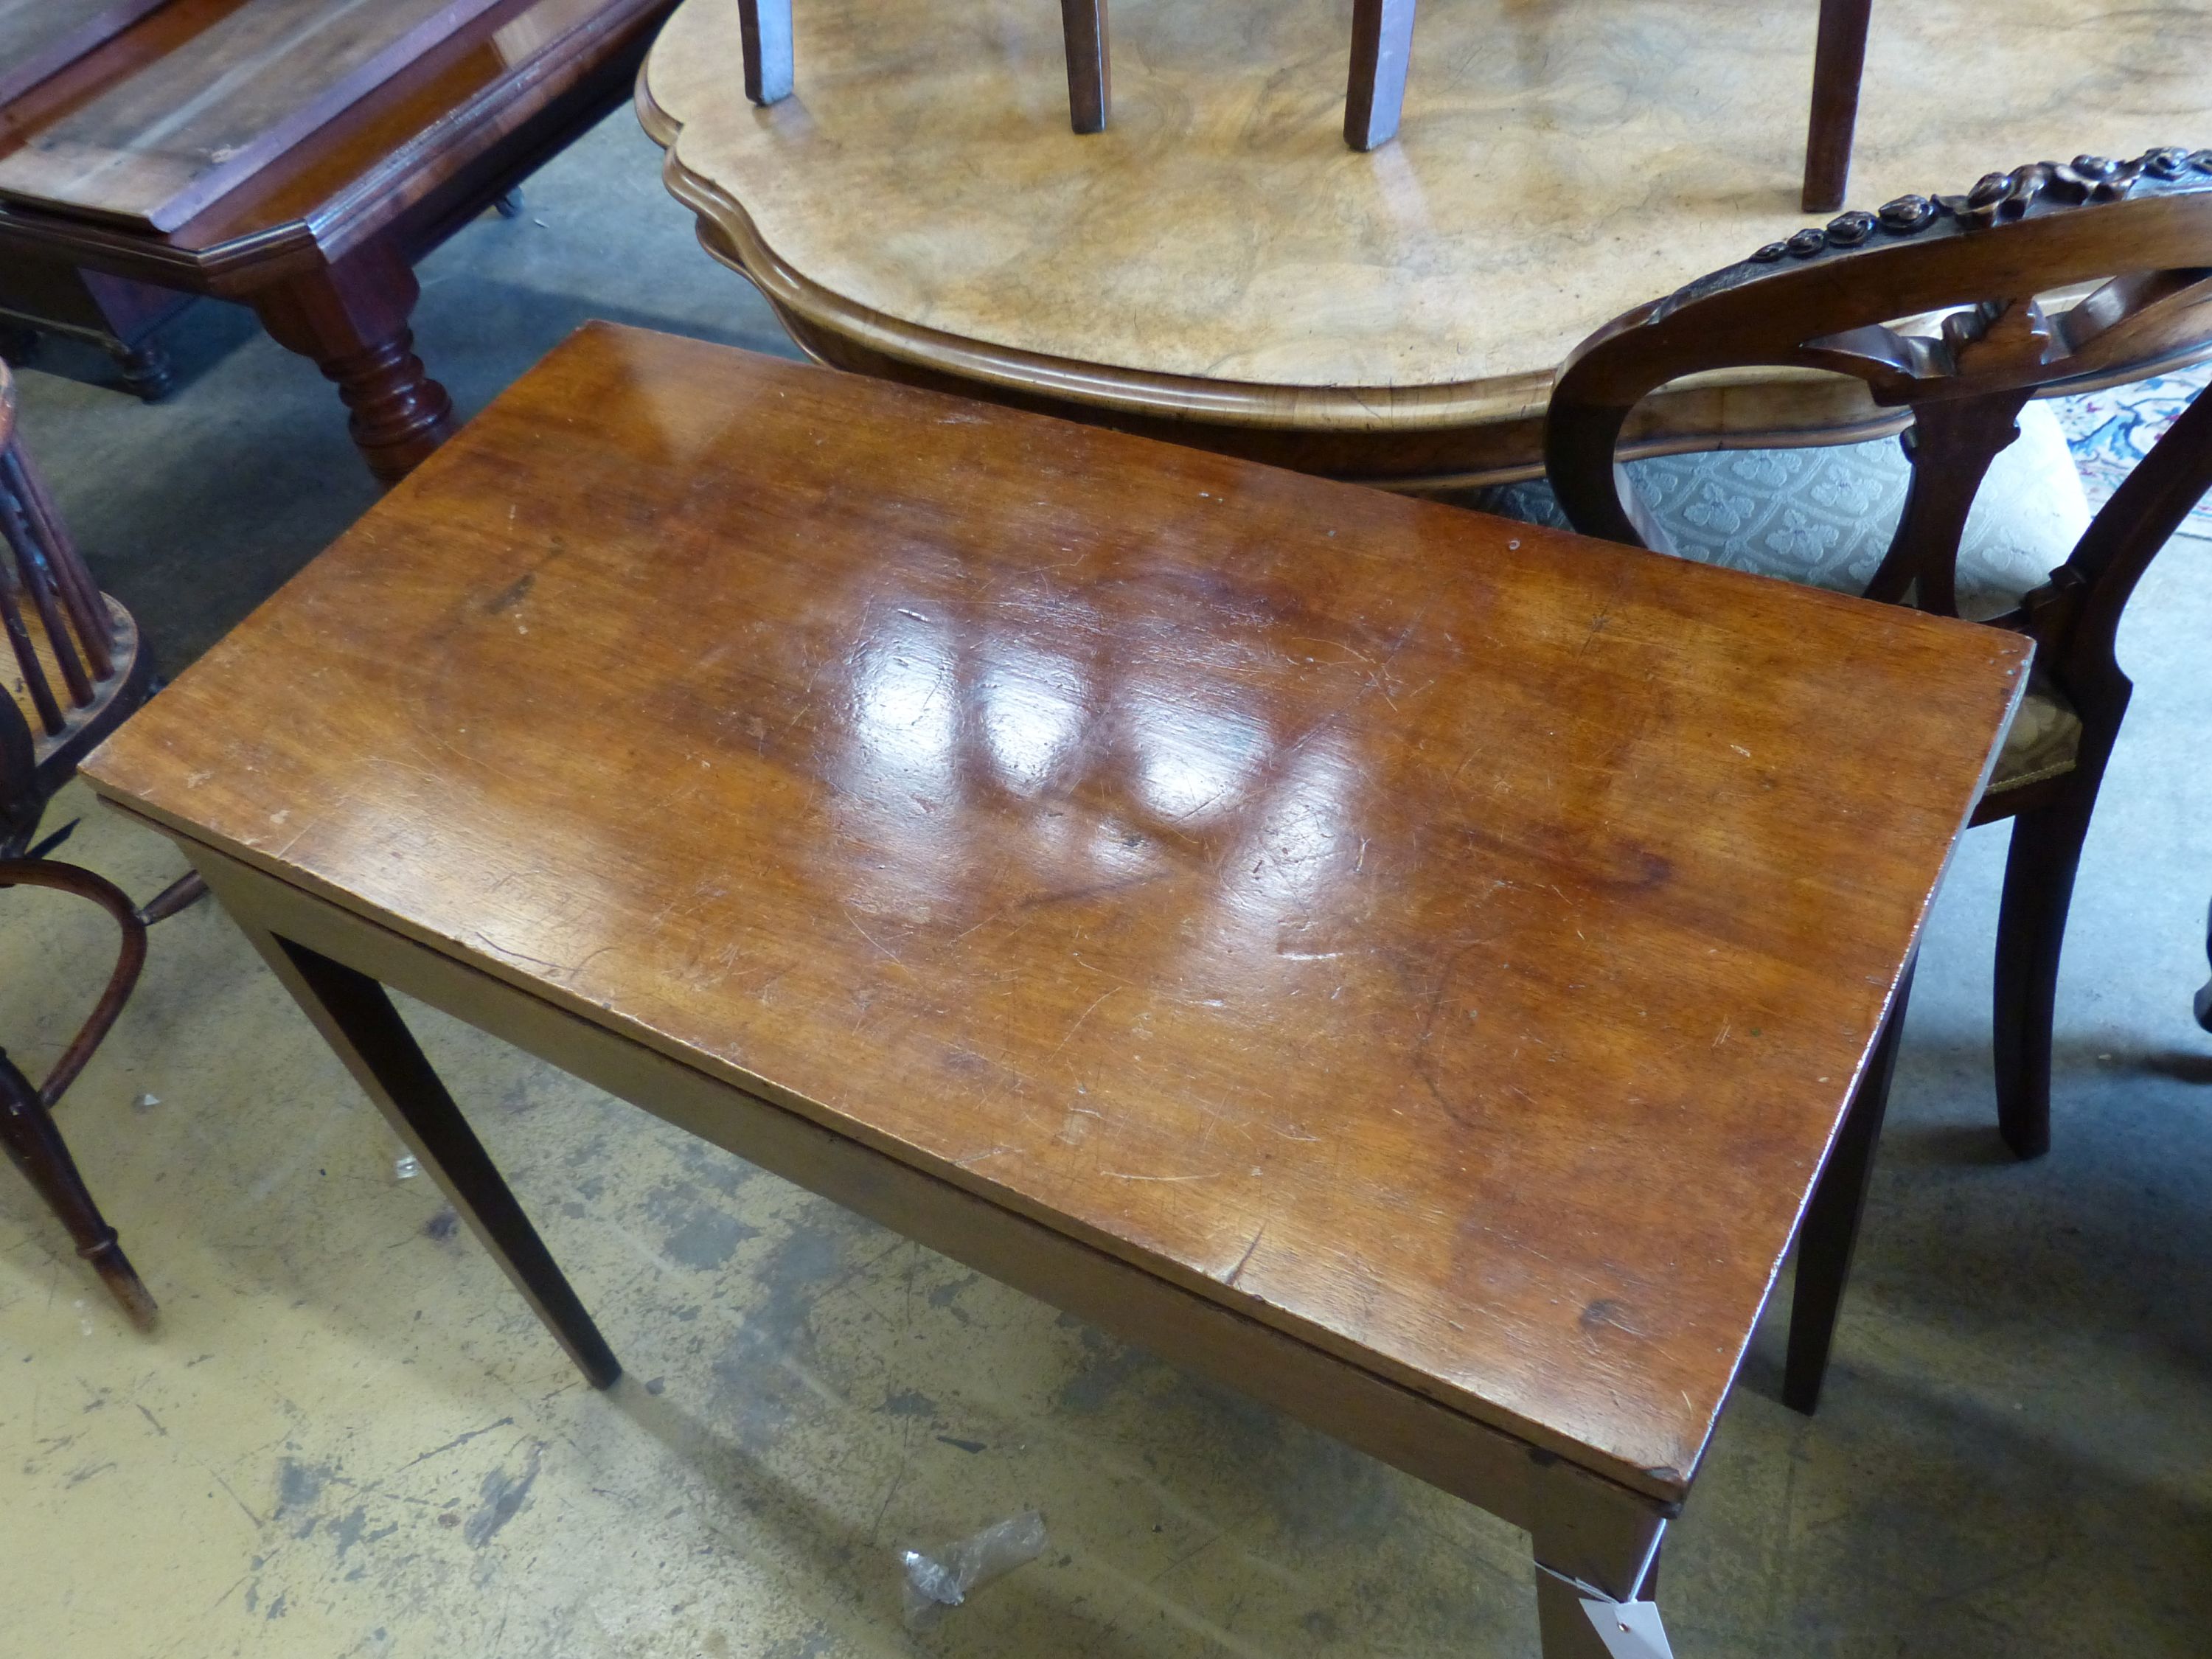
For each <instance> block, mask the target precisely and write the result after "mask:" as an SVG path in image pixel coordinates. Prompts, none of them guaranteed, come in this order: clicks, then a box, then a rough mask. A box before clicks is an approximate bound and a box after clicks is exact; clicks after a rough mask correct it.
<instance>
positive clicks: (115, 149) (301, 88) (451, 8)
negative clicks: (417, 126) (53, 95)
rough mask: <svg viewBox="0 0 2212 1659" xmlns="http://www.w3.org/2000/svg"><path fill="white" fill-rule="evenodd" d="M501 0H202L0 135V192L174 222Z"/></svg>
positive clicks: (115, 215)
mask: <svg viewBox="0 0 2212 1659" xmlns="http://www.w3.org/2000/svg"><path fill="white" fill-rule="evenodd" d="M507 3H509V0H198V3H188V4H185V5H183V6H179V7H178V8H177V9H175V10H174V11H173V12H172V13H171V14H169V15H167V17H165V18H164V19H163V20H162V21H163V22H164V24H165V25H166V26H167V27H164V28H163V29H161V30H160V31H154V32H149V47H150V45H151V36H152V34H153V33H158V34H159V35H160V36H161V50H158V51H154V50H149V51H146V52H131V53H127V54H125V53H118V55H117V57H116V59H115V73H114V75H113V76H112V78H105V79H101V80H99V81H96V82H92V83H91V84H89V85H88V86H87V87H86V88H84V89H83V90H82V93H81V94H76V95H73V96H72V97H71V98H70V100H68V101H67V102H65V103H64V104H63V105H62V106H60V107H59V108H58V109H57V110H54V111H52V112H48V113H47V115H46V117H42V118H39V119H37V120H36V121H35V122H34V123H33V125H32V127H31V129H30V130H29V131H28V132H27V134H26V135H24V136H23V137H22V138H21V142H20V143H17V144H15V145H14V146H12V147H7V148H5V149H0V195H5V196H7V197H11V198H14V199H15V200H18V201H21V202H24V203H27V204H30V205H33V206H37V207H40V208H48V209H58V210H64V211H70V212H77V213H83V214H88V215H92V216H95V217H99V218H103V219H114V220H118V221H120V222H124V223H126V224H131V225H134V226H140V227H144V228H151V229H154V230H163V231H166V230H173V229H175V228H177V227H178V226H179V225H181V224H183V223H184V222H185V221H186V220H188V219H190V218H191V216H193V215H194V214H195V213H197V212H198V211H199V210H201V209H202V208H204V207H205V206H206V205H207V204H209V203H210V202H212V201H214V200H216V198H217V197H220V196H222V195H223V194H224V193H225V192H226V191H230V190H233V189H234V188H236V187H237V186H238V185H240V183H241V182H242V181H243V180H245V179H247V178H249V177H251V176H252V174H253V173H255V172H256V171H257V170H258V169H259V168H261V167H265V166H267V165H268V164H269V163H270V162H271V161H275V160H276V159H277V158H278V157H280V156H282V155H283V154H284V152H285V151H286V150H287V149H289V148H290V147H291V146H292V145H293V144H295V143H298V142H299V141H300V140H301V139H302V138H304V137H307V135H308V134H309V133H311V132H313V131H315V130H316V129H317V128H318V127H320V126H322V125H324V124H325V123H326V122H328V121H329V120H330V119H331V118H332V117H333V116H335V115H337V114H338V113H339V112H341V111H343V109H345V108H346V107H347V106H349V105H350V104H352V103H353V102H355V101H356V100H358V99H359V98H361V97H362V95H363V94H366V93H368V92H370V91H372V90H373V89H374V88H376V87H377V86H379V85H380V84H381V83H382V82H384V81H386V80H387V79H389V78H390V77H391V76H393V75H395V74H397V73H398V71H399V70H403V69H404V68H405V67H406V66H407V65H408V64H410V63H412V62H413V61H414V60H415V59H416V58H417V57H418V56H420V55H421V54H422V53H424V52H428V51H429V50H430V49H431V48H433V47H435V46H437V45H438V44H439V43H440V42H441V41H442V40H445V39H446V38H447V36H449V35H451V34H452V33H454V32H455V31H456V30H457V29H459V28H460V27H462V26H463V25H465V24H466V23H468V22H469V21H471V20H472V19H474V18H476V17H477V16H479V15H482V14H483V13H484V12H486V11H488V10H489V9H491V8H492V7H494V6H495V5H502V4H507Z"/></svg>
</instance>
